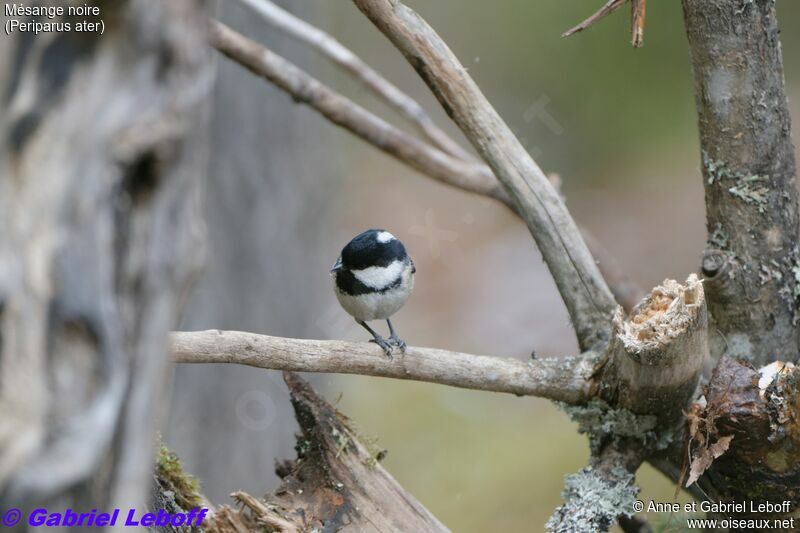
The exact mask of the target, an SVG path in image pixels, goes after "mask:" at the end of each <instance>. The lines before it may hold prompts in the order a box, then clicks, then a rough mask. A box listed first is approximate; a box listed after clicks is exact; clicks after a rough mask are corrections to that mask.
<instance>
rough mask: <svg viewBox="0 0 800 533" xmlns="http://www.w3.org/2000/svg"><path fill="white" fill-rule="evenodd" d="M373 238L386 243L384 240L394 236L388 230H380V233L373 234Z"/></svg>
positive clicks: (392, 238)
mask: <svg viewBox="0 0 800 533" xmlns="http://www.w3.org/2000/svg"><path fill="white" fill-rule="evenodd" d="M375 238H376V239H377V240H378V242H381V243H386V242H389V241H392V240H394V238H395V237H394V235H392V234H391V233H389V232H388V231H381V232H380V233H378V234H377V235H376V236H375Z"/></svg>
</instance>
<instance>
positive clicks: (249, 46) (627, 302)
mask: <svg viewBox="0 0 800 533" xmlns="http://www.w3.org/2000/svg"><path fill="white" fill-rule="evenodd" d="M243 1H249V0H243ZM300 22H302V21H300ZM302 23H303V24H304V25H305V26H298V27H297V28H295V29H296V30H297V31H300V30H301V29H304V28H305V27H306V26H308V27H309V28H310V30H309V31H319V30H316V28H314V27H313V26H309V25H308V24H307V23H305V22H302ZM215 24H219V23H215ZM217 28H218V29H219V34H218V35H216V34H213V33H212V35H216V37H215V39H216V40H214V41H213V44H214V46H216V47H217V48H218V49H219V50H220V51H221V52H222V53H223V54H225V55H226V56H227V57H229V58H230V59H232V60H233V61H236V62H237V63H239V64H241V65H243V66H244V67H246V68H248V69H249V70H250V71H252V72H253V73H254V74H256V75H258V76H260V77H262V78H264V79H266V80H267V81H269V82H270V83H272V84H274V85H275V86H276V87H278V88H279V89H281V90H283V91H285V92H286V93H287V94H289V95H290V96H291V97H292V98H294V99H295V101H298V102H302V103H305V104H307V105H309V106H310V107H311V108H312V109H314V110H315V111H317V112H319V113H320V114H321V115H322V116H324V117H326V118H327V119H329V120H331V121H332V122H333V123H334V124H337V125H339V126H341V127H343V128H345V129H347V130H348V131H350V132H351V133H353V134H355V135H356V136H358V137H360V138H361V139H362V140H364V141H366V142H368V143H370V144H372V145H373V146H375V147H377V148H379V149H381V150H382V151H384V152H386V153H387V154H388V155H391V156H392V157H394V158H396V159H397V160H399V161H400V162H402V163H404V164H406V165H408V166H410V167H411V168H414V169H415V170H417V171H419V172H422V173H423V174H425V175H427V176H430V177H432V178H434V179H436V180H438V181H441V182H443V183H445V184H447V185H450V186H452V187H457V188H459V189H462V190H466V191H468V192H473V193H477V194H482V195H486V196H489V197H491V198H494V199H495V200H498V201H500V202H501V203H503V204H504V205H505V206H506V207H508V208H509V209H511V210H512V211H513V212H514V213H515V214H516V215H517V216H520V217H521V215H520V212H519V211H518V209H517V206H516V205H515V204H514V203H513V202H512V201H511V198H510V197H509V196H508V194H507V193H506V191H505V190H504V189H503V187H502V185H501V184H500V182H499V181H497V178H496V177H495V176H494V173H493V172H492V170H491V169H490V168H489V167H488V166H487V165H485V164H484V163H478V162H472V161H471V159H470V160H469V161H458V160H453V159H449V158H447V157H446V155H445V154H442V153H441V152H439V151H438V150H435V149H432V148H430V147H428V146H427V145H425V144H424V143H422V142H420V141H418V140H417V139H415V138H414V137H413V136H411V135H408V134H407V133H405V132H403V131H402V130H399V129H397V128H395V127H394V126H392V125H391V124H388V123H387V122H385V121H384V120H383V119H381V118H379V117H377V116H375V115H374V114H372V113H370V112H369V111H367V110H366V109H364V108H362V107H360V106H359V105H358V104H356V103H355V102H353V101H351V100H349V99H348V98H346V97H345V96H342V95H340V94H339V93H337V92H335V91H334V90H333V89H331V88H329V87H327V86H325V85H324V84H322V83H321V82H319V81H317V80H316V79H314V78H313V77H312V76H311V75H309V74H307V73H306V72H304V71H302V70H300V69H299V68H298V67H296V66H294V65H292V64H291V63H289V62H288V61H286V60H285V59H283V58H280V57H279V56H277V55H276V54H274V53H273V52H271V51H269V50H268V49H266V48H264V47H263V46H261V45H260V44H258V43H256V42H255V41H252V40H250V39H248V38H246V37H244V36H242V35H240V34H238V33H236V32H235V31H234V30H231V29H230V28H228V27H226V26H224V25H221V24H220V25H219V26H217ZM311 39H312V38H311V37H308V38H307V39H306V38H304V40H311ZM348 52H349V51H348ZM358 62H359V63H362V62H361V60H360V59H358ZM309 93H313V95H312V94H309ZM416 105H417V106H418V104H416ZM581 231H582V234H583V235H584V238H585V239H586V242H587V245H588V246H589V249H590V250H591V252H592V254H593V255H594V256H595V257H597V259H598V268H599V269H600V271H601V273H602V275H603V276H604V277H605V279H606V280H607V282H608V283H609V286H610V288H611V291H612V293H613V294H614V297H615V298H616V300H617V301H618V302H619V303H620V305H622V306H623V307H624V308H625V309H626V310H629V309H631V308H632V307H633V305H635V304H636V302H638V300H639V298H640V297H641V296H642V294H643V291H642V289H641V287H639V286H638V285H637V284H636V283H634V282H633V281H631V279H630V278H628V277H627V276H626V275H625V274H624V272H623V271H622V270H621V269H620V268H619V265H618V264H617V263H616V261H615V260H614V258H613V257H612V256H611V255H610V254H609V253H608V251H607V250H605V249H604V248H603V246H602V245H601V244H600V243H599V241H597V239H595V238H594V237H592V235H591V234H590V233H588V232H587V231H586V230H585V229H581Z"/></svg>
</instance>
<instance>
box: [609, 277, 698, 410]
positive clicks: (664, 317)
mask: <svg viewBox="0 0 800 533" xmlns="http://www.w3.org/2000/svg"><path fill="white" fill-rule="evenodd" d="M707 329H708V318H707V312H706V304H705V295H704V294H703V286H702V283H701V282H700V281H699V280H698V279H697V276H696V275H695V274H692V275H690V276H689V278H688V279H687V280H686V283H685V284H684V285H681V284H679V283H678V282H676V281H673V280H665V281H664V282H663V283H662V284H661V285H659V286H658V287H656V288H654V289H653V290H652V291H651V293H650V295H649V296H647V297H646V298H645V299H644V300H643V301H642V302H641V303H640V304H639V305H637V306H636V307H635V308H634V310H633V312H632V314H631V316H630V317H629V318H627V319H626V318H625V317H624V315H623V313H622V310H621V309H619V310H618V311H617V313H616V315H615V317H614V339H613V341H612V345H611V348H610V358H611V360H610V363H609V364H610V368H609V369H608V372H609V374H607V375H606V376H607V377H605V378H604V379H603V380H602V383H603V384H602V385H601V390H600V395H601V396H602V397H603V398H604V399H605V400H607V401H609V402H610V403H611V404H613V405H616V406H617V407H619V408H623V409H628V410H630V411H632V412H634V413H637V414H642V415H654V416H656V417H658V419H659V421H660V422H661V423H664V424H674V423H676V422H677V421H679V420H682V418H683V412H684V409H685V408H686V406H687V405H688V404H689V402H690V401H691V399H692V397H693V395H694V393H695V390H696V388H697V383H698V380H699V378H700V374H701V371H702V368H703V363H704V361H705V360H706V358H707V356H708V335H707Z"/></svg>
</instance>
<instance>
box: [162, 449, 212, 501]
mask: <svg viewBox="0 0 800 533" xmlns="http://www.w3.org/2000/svg"><path fill="white" fill-rule="evenodd" d="M156 479H157V480H158V482H159V484H160V485H161V486H162V488H163V489H164V490H168V491H172V492H173V493H174V494H175V503H177V504H178V505H179V506H180V507H181V508H182V509H184V510H189V509H194V508H195V507H201V506H202V505H203V498H202V496H200V485H199V483H198V482H197V480H196V479H195V478H194V477H192V476H190V475H189V474H187V473H186V472H184V471H183V466H182V465H181V461H180V459H178V456H177V455H175V454H174V453H173V452H171V451H169V449H168V448H167V447H166V446H164V445H163V444H162V445H160V446H159V447H158V455H157V457H156Z"/></svg>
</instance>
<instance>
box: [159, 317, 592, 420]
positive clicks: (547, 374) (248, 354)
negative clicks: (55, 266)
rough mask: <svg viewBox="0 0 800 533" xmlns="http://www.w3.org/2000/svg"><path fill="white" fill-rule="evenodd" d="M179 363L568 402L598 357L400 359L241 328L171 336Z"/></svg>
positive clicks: (356, 346)
mask: <svg viewBox="0 0 800 533" xmlns="http://www.w3.org/2000/svg"><path fill="white" fill-rule="evenodd" d="M172 352H173V356H174V359H175V361H176V362H178V363H235V364H241V365H248V366H253V367H258V368H268V369H272V370H290V371H293V372H332V373H339V374H360V375H365V376H379V377H387V378H396V379H407V380H415V381H427V382H430V383H439V384H442V385H450V386H453V387H461V388H465V389H476V390H484V391H492V392H507V393H511V394H516V395H518V396H538V397H541V398H548V399H550V400H556V401H561V402H565V403H569V404H579V403H582V402H584V401H586V400H587V399H588V398H589V396H590V393H591V390H590V389H591V388H592V381H591V377H592V374H593V372H594V365H593V362H594V361H595V359H596V357H594V354H584V356H583V357H576V358H564V359H535V360H531V361H528V362H523V361H520V360H518V359H511V358H505V357H492V356H486V355H471V354H465V353H459V352H450V351H447V350H437V349H434V348H415V347H411V346H409V347H408V349H407V351H406V353H405V354H404V355H402V356H396V357H395V358H394V359H393V360H391V359H389V358H387V357H386V356H384V355H383V352H382V351H381V350H380V349H379V348H378V347H376V346H374V345H372V344H369V343H355V342H343V341H320V340H306V339H288V338H283V337H271V336H269V335H258V334H255V333H246V332H240V331H219V330H208V331H193V332H174V333H172Z"/></svg>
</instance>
